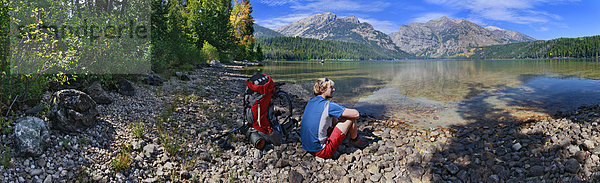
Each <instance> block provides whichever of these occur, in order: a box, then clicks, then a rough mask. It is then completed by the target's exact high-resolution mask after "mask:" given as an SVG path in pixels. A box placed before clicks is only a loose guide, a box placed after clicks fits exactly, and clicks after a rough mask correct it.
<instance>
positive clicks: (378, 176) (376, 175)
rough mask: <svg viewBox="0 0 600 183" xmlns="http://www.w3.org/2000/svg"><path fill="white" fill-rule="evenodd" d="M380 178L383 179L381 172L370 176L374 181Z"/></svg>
mask: <svg viewBox="0 0 600 183" xmlns="http://www.w3.org/2000/svg"><path fill="white" fill-rule="evenodd" d="M379 179H381V174H380V173H376V174H373V175H371V178H370V180H371V181H373V182H377V181H379Z"/></svg>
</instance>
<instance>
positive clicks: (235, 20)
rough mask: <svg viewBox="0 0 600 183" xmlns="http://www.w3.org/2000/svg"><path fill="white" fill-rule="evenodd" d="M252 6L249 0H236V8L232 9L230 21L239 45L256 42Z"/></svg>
mask: <svg viewBox="0 0 600 183" xmlns="http://www.w3.org/2000/svg"><path fill="white" fill-rule="evenodd" d="M251 13H252V7H251V6H250V2H249V1H248V0H242V1H238V0H234V8H233V11H231V16H230V17H229V21H230V22H231V25H232V27H233V36H234V37H235V38H236V43H237V44H238V45H244V46H245V45H247V44H251V43H254V42H255V41H256V38H254V36H253V35H252V34H253V33H254V28H253V27H252V26H253V25H254V18H253V17H252V15H250V14H251Z"/></svg>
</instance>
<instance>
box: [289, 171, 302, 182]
mask: <svg viewBox="0 0 600 183" xmlns="http://www.w3.org/2000/svg"><path fill="white" fill-rule="evenodd" d="M302 181H304V177H302V174H300V173H298V172H297V171H294V170H292V171H290V174H289V177H288V182H290V183H301V182H302Z"/></svg>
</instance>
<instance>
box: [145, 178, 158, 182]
mask: <svg viewBox="0 0 600 183" xmlns="http://www.w3.org/2000/svg"><path fill="white" fill-rule="evenodd" d="M156 181H157V179H156V178H154V177H151V178H147V179H144V180H142V182H147V183H151V182H156Z"/></svg>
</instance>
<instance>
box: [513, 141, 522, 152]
mask: <svg viewBox="0 0 600 183" xmlns="http://www.w3.org/2000/svg"><path fill="white" fill-rule="evenodd" d="M521 147H523V146H521V143H516V144H513V146H512V148H513V150H515V151H518V150H519V149H521Z"/></svg>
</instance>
